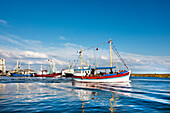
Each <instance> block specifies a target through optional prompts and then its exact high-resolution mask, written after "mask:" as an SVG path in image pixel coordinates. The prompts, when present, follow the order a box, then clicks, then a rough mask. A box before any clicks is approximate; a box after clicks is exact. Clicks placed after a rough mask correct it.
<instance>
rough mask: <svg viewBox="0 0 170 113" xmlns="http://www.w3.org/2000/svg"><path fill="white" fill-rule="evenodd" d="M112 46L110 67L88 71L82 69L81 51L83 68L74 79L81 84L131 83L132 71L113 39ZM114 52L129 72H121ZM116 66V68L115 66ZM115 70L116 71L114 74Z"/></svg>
mask: <svg viewBox="0 0 170 113" xmlns="http://www.w3.org/2000/svg"><path fill="white" fill-rule="evenodd" d="M108 43H109V44H110V66H109V67H95V68H91V67H90V66H89V67H88V68H87V69H83V68H82V52H83V51H82V49H81V51H80V56H81V68H80V69H75V73H74V75H73V79H74V80H75V81H79V82H129V78H130V73H131V70H129V69H128V66H127V65H126V64H125V63H124V61H123V59H122V58H121V56H120V54H119V52H118V51H117V49H116V48H115V46H114V45H113V43H112V41H111V39H110V40H109V42H108ZM113 51H114V52H115V54H116V55H117V56H118V57H119V59H120V60H121V61H122V62H123V64H124V65H125V66H126V68H127V69H128V70H119V68H118V65H117V63H116V60H115V57H114V54H113ZM113 64H114V66H113ZM113 69H115V71H114V72H113Z"/></svg>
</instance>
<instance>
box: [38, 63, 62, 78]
mask: <svg viewBox="0 0 170 113" xmlns="http://www.w3.org/2000/svg"><path fill="white" fill-rule="evenodd" d="M48 61H49V62H51V65H50V72H48V71H47V70H42V64H41V71H40V72H38V74H35V77H61V71H54V69H55V63H54V62H53V61H52V60H48Z"/></svg>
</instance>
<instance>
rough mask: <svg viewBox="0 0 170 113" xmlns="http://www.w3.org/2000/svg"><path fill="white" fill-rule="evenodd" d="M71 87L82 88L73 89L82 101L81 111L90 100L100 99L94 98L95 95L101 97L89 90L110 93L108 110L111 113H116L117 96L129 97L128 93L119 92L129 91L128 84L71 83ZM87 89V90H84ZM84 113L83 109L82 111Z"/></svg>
mask: <svg viewBox="0 0 170 113" xmlns="http://www.w3.org/2000/svg"><path fill="white" fill-rule="evenodd" d="M72 85H73V86H74V87H76V88H82V89H74V91H75V92H77V94H78V97H79V98H80V99H81V101H82V109H83V108H84V106H85V102H86V104H88V103H89V102H90V101H89V100H90V99H92V100H94V99H96V100H97V99H98V100H99V99H100V96H98V98H94V96H95V95H101V92H100V94H98V92H96V90H95V91H92V90H90V89H97V90H103V91H107V92H108V91H109V92H110V93H111V97H110V98H108V103H109V107H110V108H109V110H110V111H111V113H113V112H116V107H117V103H118V102H119V96H118V94H121V95H124V96H130V93H128V92H121V91H130V90H131V89H130V87H131V85H130V83H129V82H127V83H84V82H77V81H73V82H72ZM84 89H89V90H84ZM82 112H83V113H84V109H83V110H82Z"/></svg>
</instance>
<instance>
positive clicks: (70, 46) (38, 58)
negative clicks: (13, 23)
mask: <svg viewBox="0 0 170 113" xmlns="http://www.w3.org/2000/svg"><path fill="white" fill-rule="evenodd" d="M0 40H1V42H0V57H2V58H5V59H6V62H8V63H7V64H8V65H9V66H8V67H7V69H10V68H11V67H14V65H16V60H17V59H22V60H23V62H24V63H25V64H28V63H30V64H32V65H34V64H41V63H42V64H49V62H48V59H52V60H54V61H55V63H56V67H57V68H58V67H59V69H61V68H64V67H66V66H67V65H68V62H69V60H70V61H71V62H73V61H74V60H77V59H78V55H79V54H77V51H79V50H80V49H81V48H84V47H82V46H81V45H77V44H74V43H64V44H63V45H64V46H61V47H55V46H52V47H45V46H44V45H43V43H42V42H41V41H37V40H28V39H23V38H21V37H19V36H16V35H13V34H5V35H0ZM6 43H7V46H6V45H5V44H6ZM12 44H13V45H15V46H12ZM18 48H20V49H18ZM120 54H121V56H122V58H123V59H124V60H125V63H126V64H127V65H128V66H129V67H130V68H131V69H132V71H134V72H137V71H138V72H139V71H140V72H141V71H152V72H154V71H157V72H158V71H162V72H163V71H164V72H168V71H169V72H170V56H148V55H139V54H132V53H125V52H120ZM83 56H84V58H85V59H86V61H89V63H90V64H93V63H94V62H95V61H94V58H96V64H99V66H109V52H108V50H106V49H99V51H94V50H86V51H83ZM116 59H118V58H117V57H116ZM79 61H80V60H79ZM11 65H13V66H11ZM118 65H119V67H120V69H121V68H124V66H123V65H122V64H120V60H119V61H118ZM34 68H36V66H35V67H34ZM38 69H39V66H38Z"/></svg>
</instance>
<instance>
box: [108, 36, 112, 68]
mask: <svg viewBox="0 0 170 113" xmlns="http://www.w3.org/2000/svg"><path fill="white" fill-rule="evenodd" d="M109 43H110V67H112V45H111V38H110V41H109Z"/></svg>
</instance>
